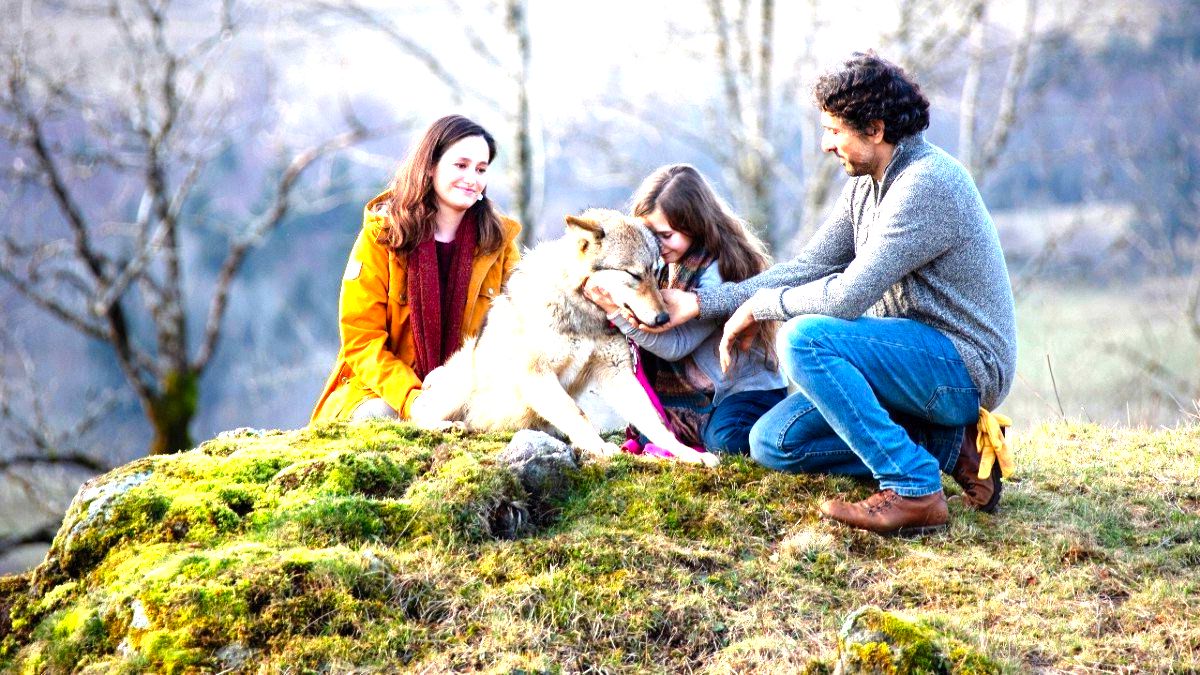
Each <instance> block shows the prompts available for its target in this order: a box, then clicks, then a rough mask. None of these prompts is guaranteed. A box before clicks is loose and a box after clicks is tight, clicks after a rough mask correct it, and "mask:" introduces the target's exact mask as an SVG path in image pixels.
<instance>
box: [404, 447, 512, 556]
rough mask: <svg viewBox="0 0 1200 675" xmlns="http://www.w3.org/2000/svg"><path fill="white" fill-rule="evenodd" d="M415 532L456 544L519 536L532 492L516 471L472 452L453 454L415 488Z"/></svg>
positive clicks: (410, 495) (412, 501)
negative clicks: (528, 490) (526, 490)
mask: <svg viewBox="0 0 1200 675" xmlns="http://www.w3.org/2000/svg"><path fill="white" fill-rule="evenodd" d="M405 499H406V500H407V502H408V503H409V504H411V506H412V508H413V509H414V511H415V513H416V518H414V520H413V522H412V532H411V534H412V536H414V537H417V538H419V539H421V540H423V541H428V540H430V539H442V540H444V541H447V543H451V544H462V543H471V542H480V541H484V540H486V539H488V538H492V537H513V536H516V535H517V534H519V533H521V532H522V531H524V530H525V529H526V527H527V525H528V514H527V512H526V511H525V503H526V500H527V495H526V494H525V490H524V488H522V487H521V483H520V481H519V480H517V478H516V476H514V475H513V473H512V472H511V471H509V470H508V469H505V468H504V467H500V466H497V465H494V464H492V463H490V462H487V463H485V462H481V461H479V460H478V459H476V458H475V457H473V456H471V455H468V454H461V455H458V456H457V457H454V458H452V459H449V460H448V461H446V462H445V463H443V464H441V465H440V466H438V467H437V468H436V469H434V470H433V471H430V472H429V473H427V474H426V475H425V477H424V480H422V481H421V482H419V483H416V484H414V485H413V486H412V487H410V488H409V490H408V492H407V494H406V495H405Z"/></svg>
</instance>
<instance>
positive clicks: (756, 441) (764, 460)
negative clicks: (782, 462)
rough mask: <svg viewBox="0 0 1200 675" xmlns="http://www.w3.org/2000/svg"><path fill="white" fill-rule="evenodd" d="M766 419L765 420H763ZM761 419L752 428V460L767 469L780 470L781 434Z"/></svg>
mask: <svg viewBox="0 0 1200 675" xmlns="http://www.w3.org/2000/svg"><path fill="white" fill-rule="evenodd" d="M763 419H765V418H763ZM763 419H760V420H759V421H758V422H756V423H755V424H754V426H752V427H750V439H749V440H750V459H753V460H754V461H755V462H757V463H759V464H761V465H763V466H765V467H767V468H768V469H778V468H779V459H780V457H779V452H780V448H779V434H778V432H776V431H774V430H773V429H772V428H771V425H770V424H764V423H763Z"/></svg>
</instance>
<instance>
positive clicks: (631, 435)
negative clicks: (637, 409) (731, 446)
mask: <svg viewBox="0 0 1200 675" xmlns="http://www.w3.org/2000/svg"><path fill="white" fill-rule="evenodd" d="M629 348H630V349H632V350H633V375H634V377H636V378H637V381H638V384H640V385H642V389H645V390H646V396H648V397H649V398H650V403H651V404H652V405H653V406H654V411H655V412H657V413H658V418H659V419H661V420H662V421H663V424H664V425H666V427H667V431H670V432H671V433H675V429H674V428H672V425H671V421H670V420H668V419H667V413H666V411H664V410H663V406H662V402H661V401H659V400H658V394H655V393H654V388H653V387H651V386H650V380H649V379H647V378H646V369H645V368H643V367H642V359H641V352H640V351H639V347H638V346H637V345H635V344H634V343H633V342H632V341H630V342H629ZM692 447H693V448H695V449H696V450H697V451H698V452H706V450H705V449H704V447H703V446H699V445H695V446H692ZM621 449H622V450H624V451H625V452H628V453H629V454H631V455H641V454H646V455H651V456H654V457H663V458H669V457H674V456H675V455H674V453H672V452H671V451H670V450H667V449H666V448H664V447H661V446H658V445H655V444H654V443H647V444H645V445H642V443H641V441H639V440H638V432H637V431H636V430H635V429H634V428H633V427H632V426H630V427H627V428H626V429H625V442H624V443H622V444H621Z"/></svg>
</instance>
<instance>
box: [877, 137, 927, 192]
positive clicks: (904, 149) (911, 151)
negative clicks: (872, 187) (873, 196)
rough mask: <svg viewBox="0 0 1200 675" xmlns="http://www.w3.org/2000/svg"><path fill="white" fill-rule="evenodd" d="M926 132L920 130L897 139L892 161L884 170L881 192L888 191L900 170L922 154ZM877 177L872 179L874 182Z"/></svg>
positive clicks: (880, 185)
mask: <svg viewBox="0 0 1200 675" xmlns="http://www.w3.org/2000/svg"><path fill="white" fill-rule="evenodd" d="M925 145H926V143H925V134H924V132H920V131H918V132H917V133H915V134H912V135H910V136H905V137H904V138H901V139H900V140H898V141H896V149H895V150H893V151H892V161H890V162H888V165H887V167H886V168H884V170H883V180H882V181H881V182H880V183H879V185H878V188H879V192H880V194H882V193H884V192H886V191H887V188H888V185H891V183H892V181H893V180H895V179H896V176H898V175H900V172H902V171H904V169H905V168H906V167H907V166H908V165H909V164H912V161H913V160H914V159H916V158H917V157H918V156H919V155H920V154H921V148H923V147H925ZM874 180H875V179H873V178H872V179H871V181H872V182H874Z"/></svg>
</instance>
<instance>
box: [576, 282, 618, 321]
mask: <svg viewBox="0 0 1200 675" xmlns="http://www.w3.org/2000/svg"><path fill="white" fill-rule="evenodd" d="M583 294H584V295H585V296H587V299H588V300H591V301H592V302H594V303H596V306H597V307H599V308H600V309H602V310H604V313H605V314H612V313H613V312H615V311H617V310H618V309H620V308H619V307H617V303H615V302H613V299H612V296H611V295H609V294H608V291H606V290H604V289H603V288H601V287H600V286H598V285H596V284H593V283H592V282H591V281H590V280H589V281H588V283H587V285H586V286H584V287H583Z"/></svg>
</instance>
